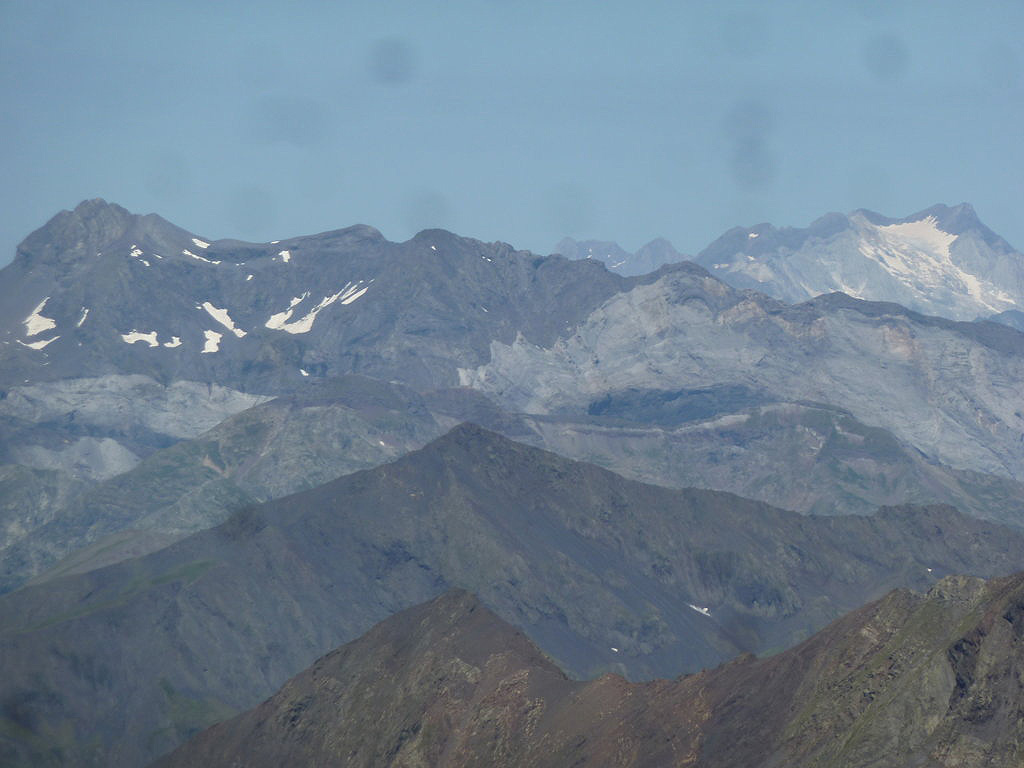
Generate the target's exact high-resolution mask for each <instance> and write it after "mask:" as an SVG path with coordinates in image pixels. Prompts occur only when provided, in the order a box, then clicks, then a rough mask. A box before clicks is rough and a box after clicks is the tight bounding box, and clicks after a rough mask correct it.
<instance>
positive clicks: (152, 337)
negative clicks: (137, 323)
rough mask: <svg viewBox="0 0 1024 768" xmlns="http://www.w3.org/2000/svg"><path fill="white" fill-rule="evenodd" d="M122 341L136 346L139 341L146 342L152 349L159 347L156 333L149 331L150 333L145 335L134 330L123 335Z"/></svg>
mask: <svg viewBox="0 0 1024 768" xmlns="http://www.w3.org/2000/svg"><path fill="white" fill-rule="evenodd" d="M121 339H122V340H123V341H124V343H125V344H134V343H135V342H137V341H144V342H146V343H147V344H149V346H151V347H155V346H158V344H157V340H156V331H149V332H148V333H143V332H142V331H136V330H135V329H134V328H133V329H132V330H131V332H129V333H122V334H121Z"/></svg>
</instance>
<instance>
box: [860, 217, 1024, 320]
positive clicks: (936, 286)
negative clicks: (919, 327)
mask: <svg viewBox="0 0 1024 768" xmlns="http://www.w3.org/2000/svg"><path fill="white" fill-rule="evenodd" d="M872 229H873V230H874V231H875V233H877V236H876V237H871V236H870V233H869V236H868V238H866V239H865V240H863V241H862V242H861V244H860V247H859V250H860V253H861V255H863V256H865V257H866V258H868V259H871V260H872V261H875V262H877V263H878V264H880V265H881V266H882V267H883V268H884V269H885V270H886V271H887V272H888V273H889V274H891V275H892V276H893V277H895V278H896V279H897V280H899V281H900V282H902V283H903V284H904V285H906V286H908V287H909V288H910V289H912V290H914V291H919V292H926V293H927V292H931V291H936V290H950V289H951V288H952V289H953V290H954V291H955V290H963V291H965V292H966V293H967V294H968V295H969V296H970V297H971V298H972V299H974V300H975V301H977V302H978V303H979V304H981V305H982V306H984V307H987V308H988V309H990V310H992V311H994V312H1001V311H1002V310H1004V309H1006V308H1007V306H1013V305H1014V304H1015V302H1014V301H1013V299H1012V298H1011V297H1010V296H1009V295H1008V294H1007V293H1006V292H1005V291H1003V290H1001V289H1000V288H999V287H998V286H996V285H994V284H992V283H990V282H988V281H985V280H983V279H980V278H979V277H978V276H977V275H973V274H971V273H970V272H965V271H964V270H963V269H961V268H960V266H959V265H958V264H956V263H955V262H954V261H953V258H952V253H951V251H950V247H951V246H952V245H953V243H954V242H955V241H956V239H957V235H955V234H952V233H950V232H944V231H943V230H941V229H939V222H938V220H937V219H936V218H935V217H934V216H926V217H925V218H923V219H921V220H919V221H909V222H905V223H903V224H888V225H884V226H874V227H872Z"/></svg>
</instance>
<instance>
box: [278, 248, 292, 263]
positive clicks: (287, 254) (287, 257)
mask: <svg viewBox="0 0 1024 768" xmlns="http://www.w3.org/2000/svg"><path fill="white" fill-rule="evenodd" d="M277 255H278V256H280V257H281V261H283V262H284V263H285V264H287V263H288V262H289V261H291V260H292V253H291V251H278V252H277Z"/></svg>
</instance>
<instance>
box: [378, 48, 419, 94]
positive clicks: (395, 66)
mask: <svg viewBox="0 0 1024 768" xmlns="http://www.w3.org/2000/svg"><path fill="white" fill-rule="evenodd" d="M369 64H370V74H371V75H372V76H373V79H374V80H376V81H377V82H378V83H381V84H382V85H401V84H402V83H407V82H409V81H410V80H412V78H413V76H414V75H415V74H416V53H415V51H413V48H412V46H411V45H410V44H409V43H408V42H407V41H406V40H404V39H402V38H400V37H389V38H384V39H382V40H378V41H377V42H375V43H374V44H373V46H372V47H371V48H370V61H369Z"/></svg>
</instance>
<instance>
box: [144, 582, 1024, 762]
mask: <svg viewBox="0 0 1024 768" xmlns="http://www.w3.org/2000/svg"><path fill="white" fill-rule="evenodd" d="M1022 626H1024V574H1017V575H1016V576H1013V577H1010V578H1006V579H1000V580H994V581H991V582H988V583H986V582H983V581H981V580H980V579H972V578H968V577H961V576H950V577H947V578H945V579H943V580H942V581H940V582H939V583H938V584H936V585H935V586H934V587H933V588H932V589H931V590H930V591H929V592H928V594H927V595H920V594H917V593H913V592H910V591H908V590H896V591H894V592H891V593H890V594H889V595H887V596H886V597H885V598H884V599H882V600H880V601H878V602H876V603H872V604H870V605H867V606H865V607H864V608H862V609H860V610H858V611H855V612H853V613H851V614H848V615H847V616H845V617H843V618H842V619H840V620H839V621H837V622H835V623H834V624H832V625H830V626H829V627H827V628H825V629H824V630H823V631H821V632H819V633H818V634H817V635H815V636H814V637H812V638H811V639H810V640H808V641H807V642H805V643H803V644H802V645H800V646H798V647H796V648H794V649H792V650H790V651H786V652H784V653H781V654H779V655H777V656H774V657H772V658H768V659H755V658H754V657H752V656H746V657H744V658H741V659H739V660H737V661H735V662H732V663H730V664H727V665H725V666H723V667H719V668H718V669H715V670H713V671H711V672H702V673H700V674H698V675H693V676H690V677H686V678H682V679H679V680H675V681H666V680H659V681H655V682H652V683H642V684H633V683H628V682H626V681H625V680H623V679H622V678H621V677H618V676H615V675H604V676H602V677H600V678H598V679H597V680H593V681H591V682H586V683H582V682H573V681H571V680H569V679H568V678H567V677H565V676H564V675H562V674H561V672H560V671H559V670H558V668H557V667H556V666H555V665H554V664H553V663H552V662H551V661H550V660H548V659H547V658H546V657H544V656H543V655H542V654H541V653H540V652H539V651H538V650H537V649H536V648H535V647H534V646H533V645H532V644H531V643H530V642H529V641H528V640H527V639H526V638H525V637H524V636H523V635H522V633H520V632H518V631H517V630H515V629H514V628H513V627H511V626H510V625H508V624H507V623H505V622H504V621H502V620H501V619H499V618H498V617H497V616H495V615H494V614H492V613H491V612H490V611H489V610H487V608H485V607H484V606H483V605H482V604H481V603H480V602H479V601H478V600H477V599H476V598H475V597H473V596H472V595H470V594H468V593H465V592H460V591H457V592H449V593H447V594H445V595H443V596H442V597H439V598H437V599H435V600H434V601H432V602H430V603H428V604H426V605H421V606H417V607H416V608H412V609H409V610H407V611H404V612H402V613H400V614H398V615H396V616H394V617H392V618H390V619H388V620H387V621H384V622H382V623H381V624H378V625H377V626H376V627H374V628H373V629H372V630H371V631H370V632H368V633H367V634H366V635H364V636H363V637H362V638H360V639H359V640H356V641H355V642H352V643H349V644H348V645H346V646H343V647H342V648H339V649H338V650H336V651H334V652H332V653H330V654H328V655H327V656H324V657H323V658H321V659H319V660H318V661H317V662H316V663H315V664H314V665H313V666H312V667H310V668H309V669H308V670H306V671H305V672H303V673H302V674H300V675H298V676H297V677H295V678H293V679H292V680H290V681H289V682H288V683H287V684H286V685H285V686H284V687H283V688H282V689H281V690H280V691H279V692H278V693H277V694H275V695H274V696H273V697H272V698H270V699H269V700H267V701H266V702H264V703H263V704H261V705H260V706H258V707H257V708H255V709H253V710H250V711H249V712H246V713H244V714H242V715H239V716H238V717H236V718H234V719H232V720H229V721H227V722H225V723H222V724H220V725H217V726H215V727H213V728H210V729H209V730H207V731H205V732H204V733H202V734H200V735H199V736H198V737H196V738H195V739H193V740H192V741H190V742H189V743H188V744H186V745H185V746H183V747H182V748H180V749H178V750H177V751H176V752H174V753H173V754H172V755H170V756H168V757H167V758H166V759H164V760H161V761H158V762H157V763H156V767H157V768H179V767H180V768H185V767H186V766H196V765H203V766H209V767H210V768H218V767H220V766H223V768H227V767H228V766H238V765H245V766H247V768H262V767H263V766H267V768H271V767H272V766H273V767H275V768H276V766H280V765H318V766H342V765H344V766H352V767H353V768H354V767H355V766H368V767H369V766H374V767H375V768H380V767H383V766H400V765H401V766H407V765H429V766H437V767H438V768H456V767H462V766H466V767H467V768H468V766H479V765H487V766H495V767H496V768H498V767H506V766H507V767H508V768H511V767H512V766H524V767H525V766H531V767H532V768H544V766H551V767H552V768H556V767H558V768H561V767H562V766H568V765H572V766H577V767H578V768H584V767H585V766H595V767H597V766H602V767H603V766H636V767H640V766H651V767H654V766H667V765H701V766H709V767H710V766H723V768H724V767H725V766H744V768H756V767H757V766H766V767H767V766H778V765H785V766H790V767H791V768H798V767H800V766H833V765H834V766H843V767H844V768H858V767H859V766H864V767H865V768H866V767H867V766H872V767H874V768H883V767H885V766H892V768H897V766H898V767H900V768H902V767H903V766H907V765H927V766H935V767H936V768H938V767H939V766H942V767H943V768H967V767H968V766H980V765H985V766H991V767H992V768H1011V766H1012V767H1014V768H1016V766H1019V765H1021V761H1022V760H1024V723H1022V721H1021V701H1024V685H1022V681H1021V671H1022V670H1024V641H1022V637H1024V633H1022V631H1021V627H1022Z"/></svg>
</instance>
